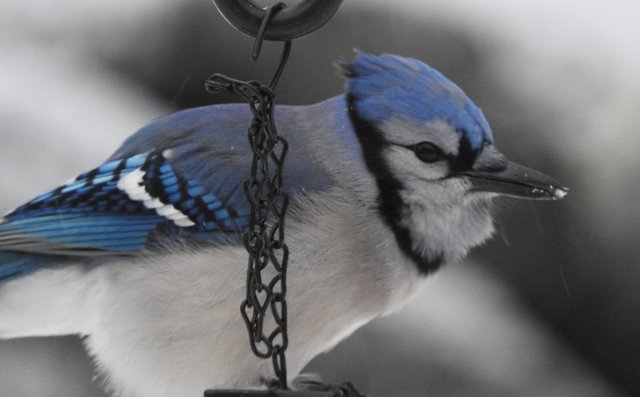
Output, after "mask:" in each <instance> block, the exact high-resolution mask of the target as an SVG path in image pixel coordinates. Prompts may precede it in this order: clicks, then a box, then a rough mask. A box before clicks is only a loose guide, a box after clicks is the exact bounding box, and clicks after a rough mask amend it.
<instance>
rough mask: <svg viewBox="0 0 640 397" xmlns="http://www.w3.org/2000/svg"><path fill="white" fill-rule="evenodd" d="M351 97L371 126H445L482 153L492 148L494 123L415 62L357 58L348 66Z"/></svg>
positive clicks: (454, 88)
mask: <svg viewBox="0 0 640 397" xmlns="http://www.w3.org/2000/svg"><path fill="white" fill-rule="evenodd" d="M346 72H347V73H348V74H349V76H350V79H349V83H348V93H349V95H351V96H352V97H353V98H354V99H355V105H356V111H357V112H358V114H360V116H361V117H363V118H365V119H366V120H368V121H370V122H376V123H379V124H383V123H385V122H388V121H390V119H391V118H398V117H399V118H404V119H406V120H407V121H414V122H415V121H418V122H430V121H446V122H449V123H451V124H452V125H453V127H454V128H455V129H456V130H457V131H458V132H459V133H460V134H462V135H463V136H465V137H466V138H467V139H468V140H469V143H470V144H471V147H472V148H473V149H474V150H478V149H480V148H481V147H482V145H483V144H484V143H485V142H488V143H493V135H492V133H491V128H490V127H489V123H488V122H487V120H486V119H485V117H484V115H483V114H482V112H481V111H480V109H479V108H478V107H477V106H476V105H475V104H474V103H473V102H472V101H471V99H469V98H468V97H467V96H466V95H465V93H464V92H463V91H462V90H461V89H460V87H458V86H457V85H456V84H454V83H453V82H452V81H451V80H449V79H448V78H446V77H445V76H444V75H443V74H442V73H440V72H439V71H437V70H436V69H434V68H432V67H430V66H428V65H426V64H424V63H422V62H420V61H418V60H416V59H410V58H401V57H398V56H394V55H382V56H375V55H370V54H366V53H362V52H360V53H358V56H357V57H356V59H355V60H354V61H353V62H352V63H351V64H349V65H346Z"/></svg>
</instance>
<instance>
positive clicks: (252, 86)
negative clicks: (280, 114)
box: [205, 42, 291, 389]
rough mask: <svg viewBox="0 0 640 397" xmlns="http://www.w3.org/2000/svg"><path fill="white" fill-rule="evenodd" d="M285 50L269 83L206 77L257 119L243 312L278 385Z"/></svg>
mask: <svg viewBox="0 0 640 397" xmlns="http://www.w3.org/2000/svg"><path fill="white" fill-rule="evenodd" d="M290 47H291V43H290V42H287V43H286V44H285V51H284V53H283V59H282V61H281V64H280V67H279V68H278V72H276V76H274V80H273V81H272V82H271V87H267V86H264V85H262V84H261V83H259V82H257V81H247V82H244V81H240V80H235V79H232V78H229V77H227V76H224V75H221V74H214V75H212V76H211V77H209V79H208V80H207V82H206V83H205V86H206V89H207V91H209V92H213V93H215V92H219V91H221V90H229V91H231V92H233V93H235V94H236V95H238V96H239V97H241V98H242V99H244V100H245V101H246V102H248V103H249V106H250V107H251V112H252V113H253V120H252V121H251V125H250V126H249V130H248V138H249V144H250V146H251V149H252V151H253V160H252V162H251V171H250V175H249V177H248V178H247V179H246V180H245V182H244V191H245V195H246V197H247V199H248V201H249V204H250V208H251V210H250V214H249V226H248V228H247V230H246V231H245V233H244V246H245V248H246V249H247V251H248V253H249V263H248V268H247V284H246V289H247V294H246V298H245V300H244V301H243V302H242V305H241V313H242V318H243V320H244V322H245V324H246V326H247V330H248V332H249V340H250V343H251V349H252V350H253V352H254V354H255V355H257V356H258V357H261V358H265V359H266V358H271V360H272V363H273V369H274V372H275V375H276V378H277V380H278V383H279V388H281V389H286V388H287V363H286V358H285V351H286V349H287V345H288V342H289V340H288V334H287V302H286V293H287V288H286V281H287V262H288V258H289V249H288V247H287V245H286V243H285V242H284V217H285V213H286V210H287V205H288V202H289V198H288V195H287V193H286V192H284V191H283V189H282V172H283V166H284V161H285V157H286V155H287V149H288V143H287V140H286V139H285V138H283V137H281V136H278V133H277V130H276V126H275V122H274V117H273V107H274V103H273V100H274V94H273V91H272V89H273V87H274V86H275V84H276V83H277V78H278V77H279V74H280V73H281V72H282V68H283V67H284V63H285V62H286V58H287V56H288V53H289V51H290ZM269 264H271V265H272V266H273V269H274V276H273V278H271V280H269V281H267V280H263V277H262V276H263V271H265V270H266V269H267V267H268V266H269ZM269 312H271V316H272V318H273V320H274V322H275V326H274V327H273V329H272V330H267V329H266V328H265V322H266V320H267V318H268V317H269Z"/></svg>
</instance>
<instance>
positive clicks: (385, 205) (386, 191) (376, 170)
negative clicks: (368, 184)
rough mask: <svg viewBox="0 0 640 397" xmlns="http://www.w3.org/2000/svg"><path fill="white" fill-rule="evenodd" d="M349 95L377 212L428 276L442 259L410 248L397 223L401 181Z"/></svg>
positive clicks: (409, 240) (401, 206)
mask: <svg viewBox="0 0 640 397" xmlns="http://www.w3.org/2000/svg"><path fill="white" fill-rule="evenodd" d="M355 101H356V98H355V97H354V96H353V95H350V94H349V95H347V103H348V105H349V106H348V109H349V118H350V120H351V124H352V125H353V128H354V130H355V131H356V135H357V136H358V139H359V141H360V145H361V146H362V151H363V156H364V159H365V163H366V165H367V168H368V169H369V171H370V172H371V174H372V175H373V176H374V177H375V179H376V182H377V184H378V189H379V191H380V194H379V197H378V210H379V211H380V214H381V216H382V219H384V221H385V223H386V224H387V225H388V226H389V227H390V228H391V230H392V231H393V234H394V236H395V238H396V242H397V243H398V246H399V247H400V249H401V251H402V252H403V253H404V254H405V255H406V256H407V257H409V258H410V259H411V260H412V261H413V262H414V263H415V264H416V266H417V268H418V270H419V271H420V272H421V273H423V274H425V275H426V274H431V273H433V272H435V271H436V270H438V269H439V268H440V266H441V265H442V263H443V260H444V256H443V254H442V253H439V254H438V255H436V256H435V258H425V257H423V256H421V255H419V254H418V253H416V252H415V250H414V249H413V239H412V237H411V232H410V231H409V229H408V228H407V227H405V226H403V225H401V224H400V219H401V214H402V211H403V210H406V209H407V205H406V204H405V203H404V202H403V200H402V198H401V197H400V191H401V190H402V189H403V185H402V182H401V181H399V180H398V179H397V178H395V177H394V176H393V174H392V173H391V171H390V170H389V167H388V166H387V164H386V163H385V161H384V159H382V158H381V157H380V153H381V152H382V147H383V146H384V145H385V144H386V143H385V141H384V139H383V138H382V133H381V132H380V131H378V130H377V129H376V128H375V127H374V126H373V125H372V124H371V123H369V122H368V121H366V120H365V119H363V118H362V117H360V115H358V113H357V112H356V110H355V109H356V107H355V105H354V102H355Z"/></svg>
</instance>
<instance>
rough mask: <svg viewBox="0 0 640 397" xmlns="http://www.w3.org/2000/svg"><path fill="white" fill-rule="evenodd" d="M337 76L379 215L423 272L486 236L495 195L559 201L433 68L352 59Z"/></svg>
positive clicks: (551, 185)
mask: <svg viewBox="0 0 640 397" xmlns="http://www.w3.org/2000/svg"><path fill="white" fill-rule="evenodd" d="M343 69H344V73H345V75H346V76H347V78H348V83H347V101H348V105H349V115H350V118H351V120H352V123H353V125H354V128H355V130H356V133H357V135H358V139H359V140H360V143H361V145H362V149H363V154H364V158H365V161H366V163H367V167H368V169H369V171H370V172H371V173H372V174H373V176H374V177H375V179H376V181H377V185H378V189H379V192H378V194H379V196H378V203H379V208H380V211H381V215H382V216H383V217H384V219H385V221H386V223H387V224H388V225H389V226H390V227H391V228H392V230H393V231H394V233H395V235H396V239H397V241H398V243H399V245H400V246H401V248H402V249H403V251H405V253H406V254H408V255H409V256H410V257H411V258H413V259H414V261H415V262H416V263H417V264H418V265H419V268H420V269H421V270H422V271H424V272H427V273H428V272H430V271H433V270H435V269H436V268H437V267H438V266H439V265H440V264H441V263H443V262H445V261H449V260H456V259H459V258H460V257H462V256H463V255H465V254H466V253H467V251H468V250H469V249H470V248H471V247H473V246H475V245H477V244H480V243H481V242H483V241H484V240H485V239H486V238H488V237H489V236H490V234H491V233H492V231H493V225H492V218H491V213H490V199H491V198H492V197H495V196H496V195H506V196H511V197H517V198H524V199H539V200H555V199H560V198H562V197H563V196H564V195H565V194H566V189H565V188H563V187H561V185H560V184H559V183H558V182H557V181H555V180H554V179H552V178H551V177H548V176H546V175H544V174H542V173H540V172H537V171H534V170H532V169H529V168H526V167H523V166H521V165H518V164H516V163H513V162H510V161H508V160H507V159H506V157H505V156H504V155H503V154H502V153H500V152H499V151H498V150H497V149H496V147H495V146H494V140H493V135H492V132H491V128H490V127H489V124H488V122H487V120H486V119H485V117H484V115H483V114H482V112H481V111H480V109H479V108H478V107H477V106H476V105H475V104H474V103H473V102H472V101H471V99H469V98H468V97H467V96H466V95H465V93H464V92H463V91H462V90H461V89H460V88H459V87H458V86H457V85H455V84H454V83H453V82H451V81H450V80H449V79H447V78H446V77H445V76H444V75H442V74H441V73H440V72H438V71H437V70H435V69H433V68H432V67H430V66H428V65H426V64H424V63H422V62H420V61H418V60H415V59H408V58H402V57H398V56H393V55H382V56H374V55H370V54H366V53H362V52H359V53H358V54H357V56H356V58H355V59H354V61H352V62H351V63H348V64H346V65H344V68H343Z"/></svg>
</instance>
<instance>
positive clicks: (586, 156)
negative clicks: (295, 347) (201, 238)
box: [0, 0, 640, 397]
mask: <svg viewBox="0 0 640 397" xmlns="http://www.w3.org/2000/svg"><path fill="white" fill-rule="evenodd" d="M638 37H640V2H637V1H635V0H612V1H608V2H602V1H596V0H583V1H577V0H576V1H569V0H565V1H554V0H538V1H534V0H521V1H509V0H484V1H481V2H480V1H478V2H472V1H465V0H398V1H394V2H389V1H383V0H367V1H365V0H346V1H345V4H344V6H343V7H342V9H341V10H340V11H339V13H338V14H337V16H336V17H335V18H334V19H333V20H332V21H331V22H329V23H328V24H327V25H326V26H325V27H324V28H323V29H322V30H320V31H317V32H315V33H313V34H311V35H309V36H307V37H305V38H303V39H300V40H297V41H296V42H295V43H294V46H293V54H292V57H291V60H290V62H289V65H288V67H287V70H286V71H285V74H284V77H283V78H282V80H281V83H280V86H279V89H278V99H279V101H280V102H283V103H290V104H308V103H312V102H315V101H319V100H321V99H324V98H327V97H329V96H333V95H336V94H338V93H340V92H341V90H342V85H343V82H342V80H341V79H340V78H338V77H336V75H335V73H334V69H333V67H332V62H333V61H334V60H336V59H349V58H350V57H351V56H352V49H353V48H356V47H357V48H360V49H362V50H365V51H369V52H374V53H382V52H390V53H396V54H400V55H405V56H412V57H416V58H420V59H422V60H424V61H426V62H428V63H429V64H431V65H432V66H434V67H436V68H438V69H440V70H441V71H442V72H443V73H445V74H446V75H448V76H449V77H451V78H452V79H453V80H454V81H455V82H457V83H458V85H460V86H461V87H462V88H463V89H464V90H465V91H466V92H467V93H468V94H469V95H470V96H471V97H472V98H473V99H474V100H475V102H476V103H477V104H478V105H479V106H481V107H482V108H483V110H484V112H485V115H486V116H487V118H488V119H489V121H490V123H491V124H492V127H493V130H494V136H495V137H496V141H497V145H498V146H499V147H500V148H501V150H502V151H503V152H505V153H506V154H507V155H508V156H509V157H510V158H511V159H514V160H516V161H518V162H520V163H523V164H527V165H529V166H531V167H533V168H537V169H540V170H541V171H543V172H545V173H548V174H551V175H553V176H555V177H556V178H557V179H559V180H560V181H562V182H563V183H565V184H566V185H568V186H570V188H571V192H570V195H569V196H568V197H567V199H565V200H564V201H562V202H558V203H537V202H536V203H530V202H522V201H512V200H509V199H501V200H500V201H499V202H498V206H499V207H501V208H500V215H499V218H498V221H497V226H498V232H497V234H496V236H495V238H494V239H493V241H492V242H491V243H489V244H487V245H486V246H485V247H482V248H481V249H477V250H476V251H474V253H473V255H471V257H470V258H469V259H468V260H466V261H465V262H464V263H457V264H451V265H449V266H448V267H447V268H446V269H444V270H443V271H441V272H440V274H439V275H438V276H437V277H434V278H433V280H432V281H431V285H430V288H428V289H427V290H426V291H425V293H424V294H422V295H421V296H420V297H419V298H418V299H417V300H415V301H414V302H412V303H411V304H409V305H408V306H407V307H406V308H405V309H404V310H402V311H400V312H399V313H396V314H394V315H391V316H389V317H386V318H381V319H378V320H376V321H374V322H372V323H371V324H368V325H367V326H365V327H363V328H362V329H361V330H359V331H357V332H356V333H355V334H354V335H353V336H352V337H351V338H349V339H348V340H346V341H345V342H343V343H341V344H340V345H339V346H338V347H336V348H335V349H334V350H333V351H331V352H329V353H327V354H325V355H322V356H320V357H318V358H317V359H316V360H314V361H313V362H312V363H311V364H310V365H309V370H310V371H315V372H319V373H321V374H322V375H323V376H324V378H325V379H326V380H328V381H332V382H340V381H341V380H343V379H349V380H352V381H354V382H355V383H356V384H357V385H358V386H359V388H360V389H362V390H363V391H365V392H366V393H367V394H368V395H369V396H372V397H376V396H379V397H381V396H624V395H640V288H639V287H638V285H640V267H639V266H638V258H639V253H640V244H638V236H640V230H639V229H640V228H639V225H640V222H639V220H640V219H639V218H640V184H639V183H638V182H640V181H638V175H640V160H638V156H637V154H636V151H637V147H638V140H639V139H640V138H639V137H640V135H639V134H638V125H639V122H640V44H639V43H638ZM251 45H252V40H251V39H250V38H248V37H245V36H244V35H242V34H241V33H239V32H237V31H235V30H233V28H231V27H230V26H228V25H227V24H226V23H225V22H224V21H223V20H222V18H221V17H220V16H219V15H218V13H217V11H216V10H215V8H214V7H213V5H212V4H211V2H210V1H209V0H153V1H151V0H126V1H125V0H112V1H108V2H105V1H96V0H58V1H55V2H52V1H50V0H5V1H3V2H2V4H0V54H1V56H0V87H1V88H0V212H4V211H7V210H9V209H11V208H12V207H14V206H16V205H18V204H20V203H21V202H24V201H25V200H28V199H30V198H32V197H33V196H35V195H36V194H38V193H41V192H43V191H45V190H46V189H49V188H51V187H54V186H56V185H58V184H59V183H61V182H63V181H65V180H66V179H68V178H69V177H72V176H74V175H76V174H78V173H80V172H82V171H84V170H87V169H89V168H92V167H94V166H96V165H97V164H98V163H100V162H101V161H102V160H103V159H105V158H106V157H107V156H108V155H109V154H110V153H111V152H112V151H113V150H115V148H116V147H117V146H118V144H119V143H120V142H121V141H122V140H123V139H124V138H125V137H126V136H128V135H129V134H131V133H133V132H134V131H135V130H136V129H138V128H140V127H141V126H143V125H145V124H146V123H148V122H149V121H150V120H152V119H154V118H156V117H159V116H161V115H164V114H167V113H170V112H172V111H175V110H177V109H181V108H186V107H191V106H196V105H202V104H208V103H214V102H216V101H228V100H232V99H233V98H231V97H224V96H221V97H212V96H209V95H207V94H205V92H204V89H203V81H204V80H205V79H206V77H207V76H208V75H209V74H211V73H214V72H222V73H226V74H229V75H231V76H234V77H236V78H240V79H250V78H255V79H261V80H267V79H268V78H269V77H270V76H271V74H272V71H273V69H274V67H275V64H276V61H277V58H278V55H279V48H280V47H279V46H276V45H272V44H269V43H268V44H267V45H266V46H265V48H264V49H263V54H262V56H261V59H260V61H259V62H258V63H257V64H254V63H253V62H251V61H250V60H249V59H248V55H249V52H250V48H251ZM292 150H295V148H292ZM292 249H295V247H292ZM291 271H295V269H292V270H291ZM92 376H93V375H92V368H91V363H90V359H89V358H87V357H86V355H85V353H84V351H83V349H82V346H81V341H80V340H79V338H76V337H64V338H39V339H22V340H10V341H0V397H5V396H32V395H38V396H45V397H47V396H68V397H74V396H102V395H103V394H102V391H101V389H100V385H99V382H93V381H92Z"/></svg>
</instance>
